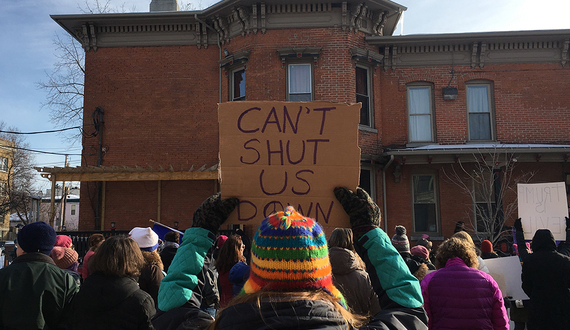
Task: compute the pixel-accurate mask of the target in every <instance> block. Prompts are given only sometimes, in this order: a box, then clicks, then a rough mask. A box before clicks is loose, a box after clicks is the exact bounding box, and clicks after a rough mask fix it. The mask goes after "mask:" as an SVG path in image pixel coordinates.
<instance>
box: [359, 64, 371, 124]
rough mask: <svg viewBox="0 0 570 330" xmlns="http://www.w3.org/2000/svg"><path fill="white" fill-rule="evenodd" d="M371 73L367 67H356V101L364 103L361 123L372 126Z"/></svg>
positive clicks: (361, 109) (361, 111) (361, 110)
mask: <svg viewBox="0 0 570 330" xmlns="http://www.w3.org/2000/svg"><path fill="white" fill-rule="evenodd" d="M370 85H371V83H370V75H369V70H368V69H367V68H364V67H361V66H357V67H356V102H361V103H362V108H360V124H361V125H366V126H372V124H373V123H372V118H373V117H372V102H371V99H370V95H371V93H370V90H371V89H370Z"/></svg>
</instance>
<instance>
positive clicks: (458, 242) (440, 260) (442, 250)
mask: <svg viewBox="0 0 570 330" xmlns="http://www.w3.org/2000/svg"><path fill="white" fill-rule="evenodd" d="M471 242H473V241H471ZM455 257H458V258H460V259H461V260H463V262H465V264H466V265H467V266H468V267H471V268H475V269H477V266H479V261H478V260H477V253H475V249H474V245H473V243H470V242H469V240H466V239H462V238H459V237H456V236H455V235H453V236H452V237H451V238H450V239H447V240H445V241H444V242H443V243H442V244H441V245H440V246H439V247H438V248H437V253H436V255H435V266H436V267H437V268H438V269H439V268H443V267H445V264H446V263H447V261H448V260H449V259H451V258H455Z"/></svg>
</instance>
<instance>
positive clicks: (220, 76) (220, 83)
mask: <svg viewBox="0 0 570 330" xmlns="http://www.w3.org/2000/svg"><path fill="white" fill-rule="evenodd" d="M194 19H195V20H197V21H198V22H200V23H202V24H204V26H205V27H207V28H208V29H210V30H212V31H214V33H216V36H217V37H218V49H219V52H220V55H219V60H220V61H221V60H222V45H220V34H219V33H218V31H216V30H215V29H214V28H213V27H211V26H210V25H208V24H207V23H206V22H204V21H203V20H201V19H199V18H198V14H194ZM206 42H208V35H207V34H206ZM218 103H222V68H220V69H219V77H218Z"/></svg>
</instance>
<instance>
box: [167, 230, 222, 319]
mask: <svg viewBox="0 0 570 330" xmlns="http://www.w3.org/2000/svg"><path fill="white" fill-rule="evenodd" d="M215 239H216V237H215V236H214V234H212V233H211V232H210V231H209V230H206V229H204V228H189V229H187V230H186V231H185V232H184V237H183V238H182V244H180V246H179V247H178V251H177V252H176V255H175V256H174V259H172V263H171V264H170V267H169V268H168V274H167V275H166V276H165V277H164V278H163V279H162V282H161V283H160V288H159V290H158V309H160V310H161V311H165V312H166V311H169V310H171V309H174V308H177V307H180V306H182V305H184V304H185V303H186V302H188V301H189V300H190V298H192V293H193V291H194V290H195V289H200V288H199V287H198V288H197V285H198V282H199V275H200V274H201V273H202V271H203V267H204V261H205V258H206V254H207V253H208V250H209V249H210V248H211V247H212V245H213V244H214V240H215ZM199 306H200V305H199V303H198V307H199Z"/></svg>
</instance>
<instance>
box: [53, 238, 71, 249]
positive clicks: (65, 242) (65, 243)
mask: <svg viewBox="0 0 570 330" xmlns="http://www.w3.org/2000/svg"><path fill="white" fill-rule="evenodd" d="M71 244H72V242H71V237H69V236H67V235H57V237H56V238H55V245H54V246H62V247H65V248H68V247H71Z"/></svg>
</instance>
